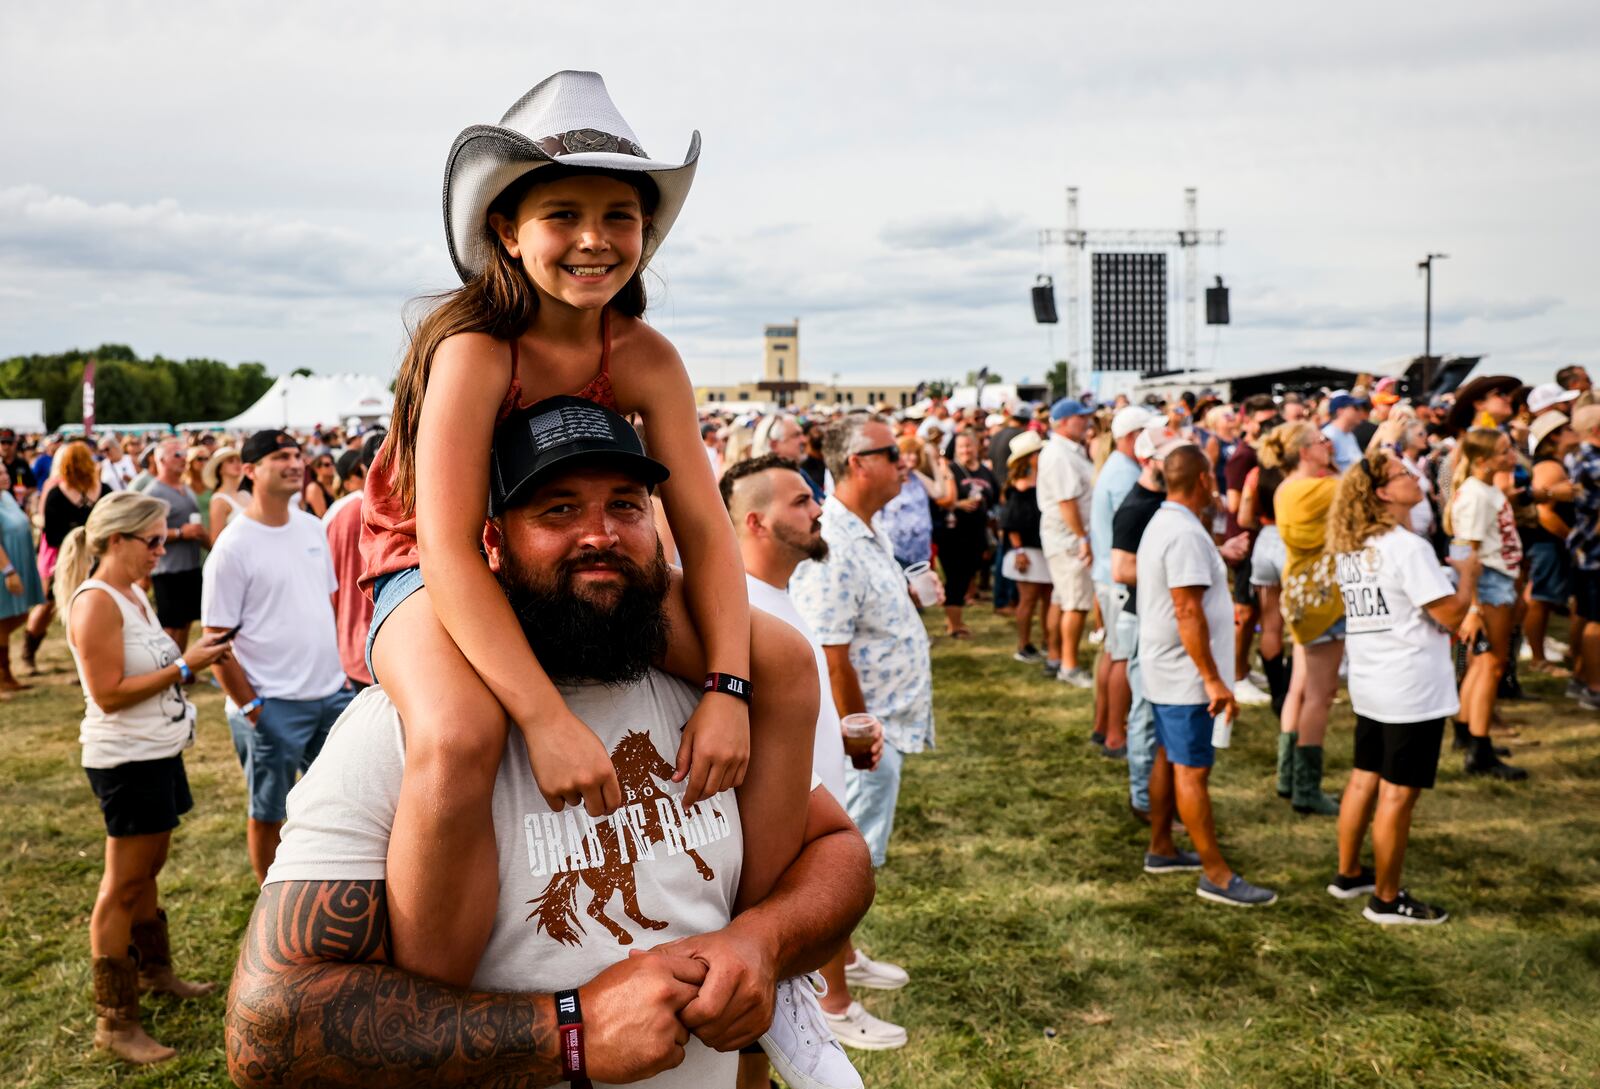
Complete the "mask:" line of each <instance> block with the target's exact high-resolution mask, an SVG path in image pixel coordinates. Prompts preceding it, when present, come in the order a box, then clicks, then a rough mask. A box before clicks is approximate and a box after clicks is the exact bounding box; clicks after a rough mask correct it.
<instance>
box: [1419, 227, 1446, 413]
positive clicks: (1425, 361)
mask: <svg viewBox="0 0 1600 1089" xmlns="http://www.w3.org/2000/svg"><path fill="white" fill-rule="evenodd" d="M1449 256H1450V255H1449V254H1448V253H1430V254H1428V256H1427V257H1426V258H1424V259H1423V260H1421V261H1418V262H1417V267H1418V268H1419V269H1421V270H1422V273H1423V276H1424V278H1425V279H1426V280H1427V286H1426V287H1425V288H1424V294H1423V296H1422V299H1423V301H1422V395H1423V396H1424V397H1426V396H1427V395H1428V390H1429V389H1430V388H1431V387H1432V385H1433V263H1434V261H1443V260H1446V259H1448V258H1449Z"/></svg>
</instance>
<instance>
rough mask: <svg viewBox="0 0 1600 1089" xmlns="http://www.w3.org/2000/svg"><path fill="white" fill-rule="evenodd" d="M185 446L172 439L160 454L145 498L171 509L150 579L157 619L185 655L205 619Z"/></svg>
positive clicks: (195, 507) (202, 532) (200, 533)
mask: <svg viewBox="0 0 1600 1089" xmlns="http://www.w3.org/2000/svg"><path fill="white" fill-rule="evenodd" d="M184 464H185V461H184V452H183V443H181V442H179V441H178V440H177V439H167V440H165V441H163V442H162V443H161V445H160V446H159V447H158V448H157V450H156V479H155V480H154V481H153V482H152V483H151V484H150V485H149V486H148V487H146V488H145V489H144V494H146V495H148V496H151V497H152V498H155V499H160V500H162V501H163V502H165V503H166V504H167V540H166V554H165V555H163V556H162V557H161V558H160V559H158V560H156V568H155V571H154V572H152V573H151V575H150V585H151V588H152V589H154V590H155V595H156V618H157V619H158V620H160V621H161V626H162V627H163V628H165V629H166V631H167V634H168V635H170V636H172V638H173V640H174V641H175V642H176V643H177V644H178V647H179V648H180V649H182V648H184V647H187V646H188V645H189V628H190V627H191V626H192V625H193V624H194V622H195V621H196V620H199V619H200V585H201V582H200V558H201V557H200V542H202V541H204V540H205V539H206V527H205V526H203V525H201V524H200V504H199V502H198V501H197V500H196V499H195V495H194V492H192V491H190V490H189V486H188V485H187V484H185V483H184V482H183V470H184Z"/></svg>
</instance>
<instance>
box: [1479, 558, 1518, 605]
mask: <svg viewBox="0 0 1600 1089" xmlns="http://www.w3.org/2000/svg"><path fill="white" fill-rule="evenodd" d="M1478 603H1479V604H1480V605H1498V606H1501V607H1504V606H1507V605H1515V604H1516V603H1517V580H1516V579H1514V578H1512V577H1511V576H1510V575H1506V574H1502V573H1501V572H1499V571H1496V570H1495V569H1494V568H1492V567H1485V568H1483V569H1482V570H1481V571H1479V572H1478Z"/></svg>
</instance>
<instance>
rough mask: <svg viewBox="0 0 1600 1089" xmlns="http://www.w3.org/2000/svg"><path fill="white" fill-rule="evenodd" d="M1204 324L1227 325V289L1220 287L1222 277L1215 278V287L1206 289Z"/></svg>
mask: <svg viewBox="0 0 1600 1089" xmlns="http://www.w3.org/2000/svg"><path fill="white" fill-rule="evenodd" d="M1206 324H1207V325H1227V324H1228V289H1227V288H1225V287H1223V286H1222V277H1221V276H1218V277H1217V286H1216V287H1208V288H1206Z"/></svg>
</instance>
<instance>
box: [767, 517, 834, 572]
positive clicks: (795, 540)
mask: <svg viewBox="0 0 1600 1089" xmlns="http://www.w3.org/2000/svg"><path fill="white" fill-rule="evenodd" d="M772 535H773V536H774V537H776V538H777V539H778V540H779V541H781V542H782V543H783V544H786V545H788V546H789V547H790V548H792V549H794V550H795V551H796V552H798V553H800V555H802V556H804V557H805V558H806V559H808V560H816V561H817V562H818V563H821V562H822V561H823V560H825V559H827V558H828V542H827V541H825V540H823V539H822V519H820V518H818V519H817V520H815V521H814V522H812V523H811V532H810V533H809V534H807V535H801V534H799V533H795V532H793V531H792V530H790V529H789V527H788V526H786V525H782V524H777V525H774V526H773V527H772Z"/></svg>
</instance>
